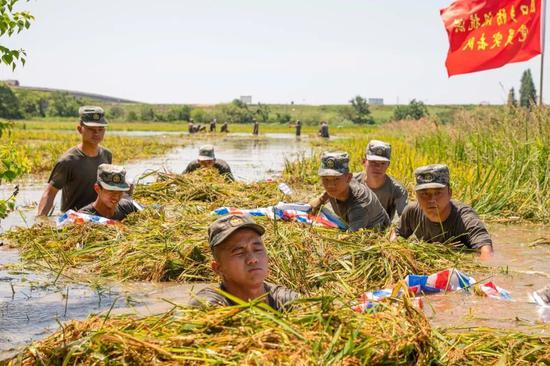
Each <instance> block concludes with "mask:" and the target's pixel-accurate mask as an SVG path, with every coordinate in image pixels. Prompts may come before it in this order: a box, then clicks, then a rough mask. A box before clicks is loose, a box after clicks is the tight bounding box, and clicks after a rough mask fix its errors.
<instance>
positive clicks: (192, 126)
mask: <svg viewBox="0 0 550 366" xmlns="http://www.w3.org/2000/svg"><path fill="white" fill-rule="evenodd" d="M187 132H189V134H190V135H192V134H194V133H195V124H194V123H193V119H192V118H191V119H190V120H189V123H188V124H187Z"/></svg>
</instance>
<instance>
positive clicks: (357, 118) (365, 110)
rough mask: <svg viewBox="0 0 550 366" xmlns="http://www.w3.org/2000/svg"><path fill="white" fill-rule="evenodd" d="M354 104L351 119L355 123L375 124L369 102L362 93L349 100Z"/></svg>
mask: <svg viewBox="0 0 550 366" xmlns="http://www.w3.org/2000/svg"><path fill="white" fill-rule="evenodd" d="M349 102H350V103H351V106H352V112H351V115H350V119H351V121H352V122H353V123H356V124H361V125H363V124H369V125H372V124H374V119H373V118H372V116H371V115H370V110H369V104H368V103H367V100H366V99H365V98H363V97H361V96H360V95H357V96H356V97H355V98H353V99H351V100H350V101H349Z"/></svg>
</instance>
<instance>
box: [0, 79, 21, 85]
mask: <svg viewBox="0 0 550 366" xmlns="http://www.w3.org/2000/svg"><path fill="white" fill-rule="evenodd" d="M2 82H3V83H4V84H6V85H8V86H19V80H2Z"/></svg>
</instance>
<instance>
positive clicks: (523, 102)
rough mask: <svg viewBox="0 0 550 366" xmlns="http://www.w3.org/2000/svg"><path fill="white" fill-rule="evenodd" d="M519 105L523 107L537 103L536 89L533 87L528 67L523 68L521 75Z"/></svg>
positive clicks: (529, 106)
mask: <svg viewBox="0 0 550 366" xmlns="http://www.w3.org/2000/svg"><path fill="white" fill-rule="evenodd" d="M519 105H520V106H521V107H524V108H531V106H533V105H537V90H536V89H535V83H533V77H532V76H531V70H530V69H527V70H525V71H524V72H523V75H521V87H520V88H519Z"/></svg>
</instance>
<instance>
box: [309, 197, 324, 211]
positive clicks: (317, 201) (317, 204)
mask: <svg viewBox="0 0 550 366" xmlns="http://www.w3.org/2000/svg"><path fill="white" fill-rule="evenodd" d="M308 204H309V205H310V206H311V213H312V214H313V215H317V214H318V213H319V210H320V209H321V206H322V205H323V201H321V198H320V197H317V198H314V199H312V200H311V201H309V202H308Z"/></svg>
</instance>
